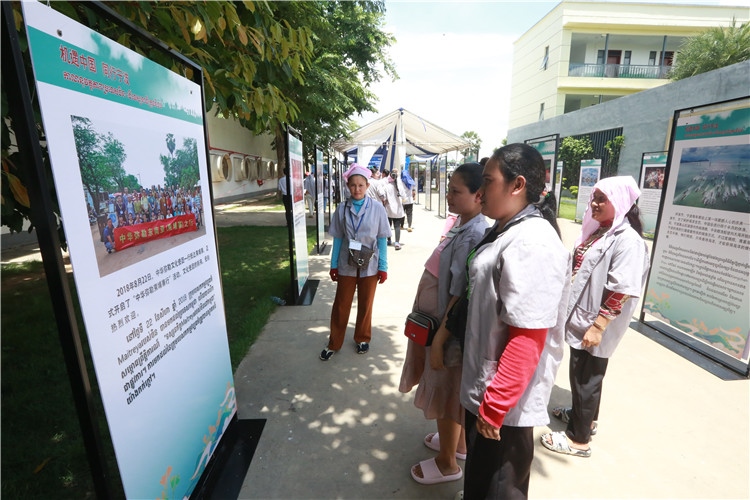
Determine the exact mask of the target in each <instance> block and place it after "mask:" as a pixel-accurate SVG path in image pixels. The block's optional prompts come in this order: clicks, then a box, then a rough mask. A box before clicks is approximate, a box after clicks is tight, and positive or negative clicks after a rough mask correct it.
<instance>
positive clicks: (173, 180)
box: [159, 134, 200, 189]
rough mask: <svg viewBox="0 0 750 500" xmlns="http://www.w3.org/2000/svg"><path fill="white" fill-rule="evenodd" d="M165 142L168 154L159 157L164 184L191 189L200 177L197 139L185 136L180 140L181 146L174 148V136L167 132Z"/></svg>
mask: <svg viewBox="0 0 750 500" xmlns="http://www.w3.org/2000/svg"><path fill="white" fill-rule="evenodd" d="M166 144H167V149H169V155H168V156H167V155H161V156H160V157H159V161H161V164H162V166H163V167H164V185H166V186H178V187H181V188H183V189H193V188H194V187H195V186H196V185H197V184H198V180H199V179H200V171H199V169H198V143H197V141H196V140H195V139H194V138H192V137H187V138H185V139H184V140H183V141H182V147H181V148H179V149H176V150H175V149H174V145H175V142H174V136H173V135H172V134H167V139H166Z"/></svg>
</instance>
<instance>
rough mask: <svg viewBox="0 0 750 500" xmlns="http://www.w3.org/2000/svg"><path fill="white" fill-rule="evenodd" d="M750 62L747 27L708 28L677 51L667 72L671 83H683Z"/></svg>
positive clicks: (689, 39) (749, 41) (733, 24)
mask: <svg viewBox="0 0 750 500" xmlns="http://www.w3.org/2000/svg"><path fill="white" fill-rule="evenodd" d="M748 59H750V23H745V24H741V25H739V26H737V23H736V20H734V19H733V20H732V25H731V26H727V27H721V26H719V27H714V28H709V29H708V30H706V31H704V32H703V33H700V34H698V35H695V36H691V37H689V38H688V39H687V40H685V42H684V43H683V44H682V46H681V47H680V49H679V50H678V51H677V57H676V58H675V63H674V66H673V67H672V71H671V72H670V78H671V79H672V80H675V81H676V80H682V79H683V78H689V77H691V76H695V75H699V74H701V73H706V72H707V71H712V70H715V69H719V68H723V67H725V66H731V65H732V64H737V63H739V62H742V61H747V60H748Z"/></svg>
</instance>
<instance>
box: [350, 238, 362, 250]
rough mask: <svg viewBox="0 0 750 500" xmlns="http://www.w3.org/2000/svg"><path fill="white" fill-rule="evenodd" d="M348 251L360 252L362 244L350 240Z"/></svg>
mask: <svg viewBox="0 0 750 500" xmlns="http://www.w3.org/2000/svg"><path fill="white" fill-rule="evenodd" d="M349 250H362V242H361V241H356V240H351V241H350V242H349Z"/></svg>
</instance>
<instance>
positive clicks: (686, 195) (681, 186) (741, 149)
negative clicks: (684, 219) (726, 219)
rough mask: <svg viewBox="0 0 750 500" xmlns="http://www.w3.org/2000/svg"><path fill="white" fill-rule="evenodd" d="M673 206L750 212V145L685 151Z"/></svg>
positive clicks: (698, 148) (710, 147)
mask: <svg viewBox="0 0 750 500" xmlns="http://www.w3.org/2000/svg"><path fill="white" fill-rule="evenodd" d="M674 204H675V205H682V206H687V207H696V208H709V209H713V210H726V211H729V212H741V213H750V145H749V144H736V145H726V146H707V147H696V148H686V149H684V150H683V151H682V157H681V158H680V173H679V175H678V176H677V184H676V186H675V195H674Z"/></svg>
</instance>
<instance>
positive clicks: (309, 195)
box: [302, 171, 316, 217]
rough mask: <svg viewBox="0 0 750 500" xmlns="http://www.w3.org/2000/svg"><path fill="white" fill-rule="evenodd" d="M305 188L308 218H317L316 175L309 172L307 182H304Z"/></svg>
mask: <svg viewBox="0 0 750 500" xmlns="http://www.w3.org/2000/svg"><path fill="white" fill-rule="evenodd" d="M302 185H303V186H304V188H305V204H306V205H307V216H308V217H315V191H316V189H315V175H314V174H312V173H310V172H309V171H308V172H307V176H306V177H305V180H304V181H303V182H302Z"/></svg>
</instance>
